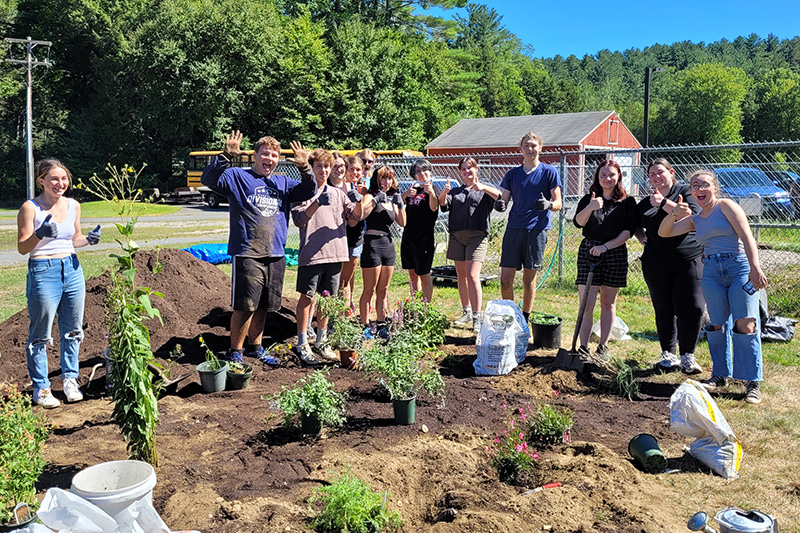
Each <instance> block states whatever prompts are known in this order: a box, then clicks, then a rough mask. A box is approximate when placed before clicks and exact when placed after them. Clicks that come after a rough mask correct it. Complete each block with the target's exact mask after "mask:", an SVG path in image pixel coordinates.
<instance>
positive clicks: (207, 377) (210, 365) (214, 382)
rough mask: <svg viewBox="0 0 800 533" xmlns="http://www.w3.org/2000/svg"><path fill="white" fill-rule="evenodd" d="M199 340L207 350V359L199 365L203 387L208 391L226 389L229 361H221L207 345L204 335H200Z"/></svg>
mask: <svg viewBox="0 0 800 533" xmlns="http://www.w3.org/2000/svg"><path fill="white" fill-rule="evenodd" d="M199 341H200V346H202V347H203V348H204V349H205V351H206V360H205V361H203V362H202V363H200V364H199V365H197V372H198V373H199V374H200V386H201V387H203V392H206V393H210V392H221V391H224V390H225V380H226V379H227V371H228V362H227V361H220V360H219V358H218V357H217V356H216V355H214V352H212V351H211V349H210V348H209V347H208V345H206V343H205V341H204V340H203V337H200V339H199Z"/></svg>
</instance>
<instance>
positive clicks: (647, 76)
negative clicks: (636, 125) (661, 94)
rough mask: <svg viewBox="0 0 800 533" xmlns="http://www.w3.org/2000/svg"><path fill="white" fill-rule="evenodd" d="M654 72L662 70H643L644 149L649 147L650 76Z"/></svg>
mask: <svg viewBox="0 0 800 533" xmlns="http://www.w3.org/2000/svg"><path fill="white" fill-rule="evenodd" d="M654 72H664V69H663V68H652V67H646V68H645V69H644V132H643V135H642V136H643V137H644V147H645V148H647V147H648V146H649V145H650V75H651V74H653V73H654Z"/></svg>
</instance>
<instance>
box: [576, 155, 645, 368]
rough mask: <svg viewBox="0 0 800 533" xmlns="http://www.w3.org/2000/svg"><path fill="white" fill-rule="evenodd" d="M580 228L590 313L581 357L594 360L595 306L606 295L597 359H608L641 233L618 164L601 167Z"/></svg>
mask: <svg viewBox="0 0 800 533" xmlns="http://www.w3.org/2000/svg"><path fill="white" fill-rule="evenodd" d="M575 226H577V227H579V228H582V232H583V240H582V241H581V244H580V246H579V247H578V277H577V279H576V280H575V284H576V285H578V291H579V293H580V295H581V299H583V298H584V293H586V291H589V292H588V296H587V297H586V298H587V300H586V302H587V303H586V309H585V311H584V313H583V321H582V322H581V330H580V333H579V334H580V342H581V344H580V348H578V352H580V353H582V354H586V355H588V354H589V348H588V347H587V345H588V344H589V335H590V334H591V331H592V323H593V322H594V320H593V318H592V317H593V313H594V305H595V302H596V301H597V295H598V293H599V294H600V342H599V344H598V345H597V352H596V353H597V355H599V356H600V357H604V358H605V357H608V355H609V350H608V338H609V337H610V336H611V326H613V324H614V319H615V318H616V316H617V293H619V290H620V288H622V287H625V286H626V285H627V283H628V248H627V246H626V244H625V242H626V241H627V240H628V239H630V238H631V236H632V235H633V233H634V232H635V231H636V200H634V199H633V197H631V196H628V193H627V192H625V188H624V187H623V186H622V170H621V169H620V167H619V164H618V163H617V162H616V161H614V160H613V159H607V160H606V161H604V162H602V163H600V164H599V165H598V166H597V168H596V169H595V171H594V179H593V181H592V185H591V187H589V194H587V195H585V196H584V197H583V198H581V199H580V200H579V201H578V207H577V208H576V209H575ZM592 263H595V266H594V267H593V268H594V276H593V279H592V285H591V286H587V285H586V282H587V281H588V276H589V269H590V267H591V264H592Z"/></svg>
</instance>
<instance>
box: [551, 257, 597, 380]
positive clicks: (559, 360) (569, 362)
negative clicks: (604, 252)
mask: <svg viewBox="0 0 800 533" xmlns="http://www.w3.org/2000/svg"><path fill="white" fill-rule="evenodd" d="M599 264H600V259H594V258H593V256H592V255H591V254H590V255H589V274H588V275H587V276H586V290H585V291H583V297H582V298H581V304H580V306H579V308H580V310H579V311H578V320H576V321H575V332H574V333H573V334H572V349H571V350H565V349H564V348H559V349H558V353H556V364H557V365H558V366H560V367H562V368H565V369H567V370H577V371H578V372H583V365H584V363H585V361H584V360H583V359H582V358H581V354H579V353H578V352H577V351H576V350H575V345H576V344H577V342H578V334H579V333H580V331H581V325H582V324H583V313H584V311H586V303H587V302H588V301H589V290H590V289H591V287H592V278H593V277H594V269H595V268H597V265H599Z"/></svg>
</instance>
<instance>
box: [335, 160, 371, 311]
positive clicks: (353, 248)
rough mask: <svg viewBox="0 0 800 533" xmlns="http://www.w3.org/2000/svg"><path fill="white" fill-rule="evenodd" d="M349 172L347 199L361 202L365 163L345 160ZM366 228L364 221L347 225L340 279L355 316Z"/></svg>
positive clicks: (341, 290) (340, 285)
mask: <svg viewBox="0 0 800 533" xmlns="http://www.w3.org/2000/svg"><path fill="white" fill-rule="evenodd" d="M345 165H346V168H347V171H346V173H345V184H346V188H347V190H346V192H347V197H348V198H349V199H350V201H352V202H361V200H362V199H363V194H364V192H366V189H364V188H363V187H362V186H361V183H362V181H363V179H364V174H363V172H364V162H363V161H362V160H361V158H360V157H358V156H357V155H353V156H350V157H348V158H347V159H346V160H345ZM364 226H365V223H364V221H363V220H358V221H351V222H349V223H348V225H347V255H348V258H347V261H345V262H344V264H342V275H341V277H340V278H339V291H340V292H341V293H342V294H343V295H344V297H345V298H346V299H347V300H348V302H349V303H350V309H351V312H352V313H353V314H355V305H354V304H353V286H354V285H355V273H356V269H357V268H358V258H359V257H360V256H361V252H362V250H363V247H364Z"/></svg>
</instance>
